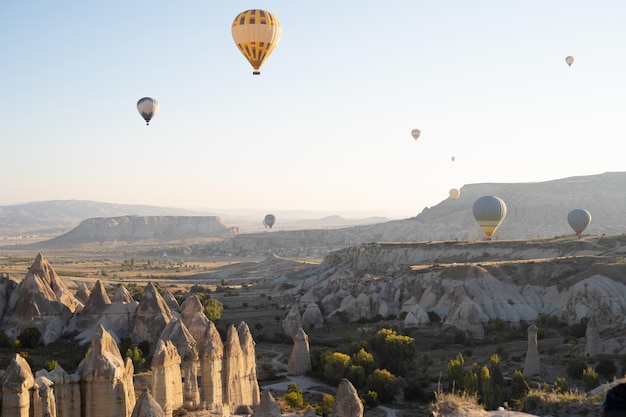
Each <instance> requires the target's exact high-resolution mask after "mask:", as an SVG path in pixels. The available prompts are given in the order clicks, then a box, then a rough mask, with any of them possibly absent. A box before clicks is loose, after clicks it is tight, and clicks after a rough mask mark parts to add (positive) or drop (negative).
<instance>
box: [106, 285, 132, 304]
mask: <svg viewBox="0 0 626 417" xmlns="http://www.w3.org/2000/svg"><path fill="white" fill-rule="evenodd" d="M112 301H113V302H114V303H132V302H133V301H135V300H134V299H133V296H132V295H130V293H129V292H128V290H127V289H126V287H125V286H123V285H122V284H120V285H118V286H117V289H116V290H115V293H114V294H113V300H112Z"/></svg>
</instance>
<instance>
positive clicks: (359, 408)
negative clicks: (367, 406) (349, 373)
mask: <svg viewBox="0 0 626 417" xmlns="http://www.w3.org/2000/svg"><path fill="white" fill-rule="evenodd" d="M363 411H364V409H363V403H362V402H361V399H360V398H359V394H358V393H357V391H356V388H354V385H352V383H350V381H348V380H347V379H346V378H344V379H342V380H341V382H340V383H339V387H338V388H337V395H336V396H335V402H334V404H333V411H332V415H333V417H363Z"/></svg>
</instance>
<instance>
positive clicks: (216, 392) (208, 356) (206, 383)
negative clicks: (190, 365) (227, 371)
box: [183, 303, 224, 410]
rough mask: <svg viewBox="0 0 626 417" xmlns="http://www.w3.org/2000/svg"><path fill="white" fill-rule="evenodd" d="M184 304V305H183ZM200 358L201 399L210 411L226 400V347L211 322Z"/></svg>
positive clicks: (201, 344) (199, 350) (207, 327)
mask: <svg viewBox="0 0 626 417" xmlns="http://www.w3.org/2000/svg"><path fill="white" fill-rule="evenodd" d="M183 304H184V303H183ZM198 355H199V357H200V376H201V378H200V381H201V383H200V399H201V401H202V402H203V403H204V404H206V406H207V408H208V409H209V410H215V409H217V408H218V407H220V406H221V405H222V403H223V402H224V401H223V398H224V394H223V391H224V385H223V384H224V379H223V378H222V373H223V366H224V363H223V361H224V345H223V343H222V339H221V338H220V334H219V332H218V331H217V328H216V327H215V324H213V322H211V321H210V322H209V323H208V325H207V326H206V328H205V332H204V334H203V335H202V339H200V341H199V345H198Z"/></svg>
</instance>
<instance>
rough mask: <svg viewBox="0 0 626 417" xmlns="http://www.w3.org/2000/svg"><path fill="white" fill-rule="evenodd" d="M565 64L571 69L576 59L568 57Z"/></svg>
mask: <svg viewBox="0 0 626 417" xmlns="http://www.w3.org/2000/svg"><path fill="white" fill-rule="evenodd" d="M565 63H566V64H567V65H569V66H570V67H571V66H572V64H573V63H574V57H573V56H568V57H566V58H565Z"/></svg>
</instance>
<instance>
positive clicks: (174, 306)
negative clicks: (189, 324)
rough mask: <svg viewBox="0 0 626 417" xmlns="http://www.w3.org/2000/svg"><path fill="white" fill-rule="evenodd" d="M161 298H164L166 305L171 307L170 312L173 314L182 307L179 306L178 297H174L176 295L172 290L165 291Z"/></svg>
mask: <svg viewBox="0 0 626 417" xmlns="http://www.w3.org/2000/svg"><path fill="white" fill-rule="evenodd" d="M161 297H163V300H164V301H165V304H167V305H168V306H169V308H170V310H172V311H173V312H174V311H178V310H179V308H180V305H178V300H176V297H174V294H172V293H171V292H170V290H165V291H163V292H162V293H161Z"/></svg>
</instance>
